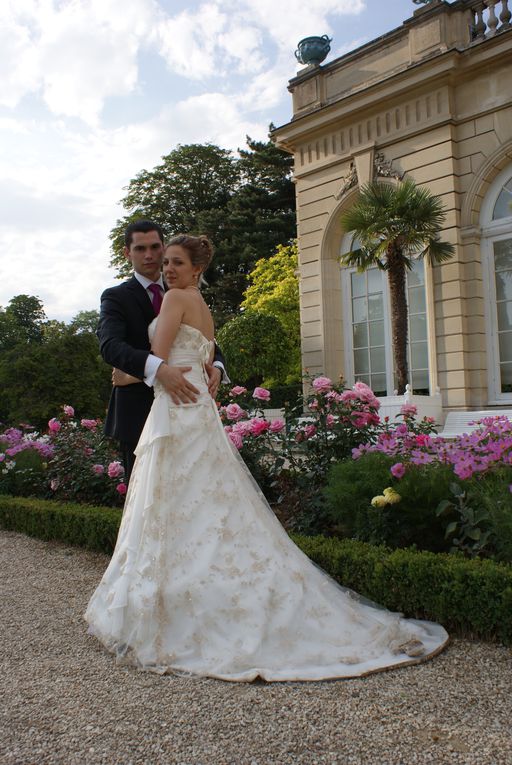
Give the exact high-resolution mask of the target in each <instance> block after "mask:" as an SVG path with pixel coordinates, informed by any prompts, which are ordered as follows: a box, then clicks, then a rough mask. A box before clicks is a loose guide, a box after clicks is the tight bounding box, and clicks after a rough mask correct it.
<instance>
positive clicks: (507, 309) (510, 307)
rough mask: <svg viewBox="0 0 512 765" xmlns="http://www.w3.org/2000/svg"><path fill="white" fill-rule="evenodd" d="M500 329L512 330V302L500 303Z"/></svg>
mask: <svg viewBox="0 0 512 765" xmlns="http://www.w3.org/2000/svg"><path fill="white" fill-rule="evenodd" d="M498 329H500V330H507V329H512V301H509V302H508V303H507V302H505V301H504V302H503V303H498ZM370 337H371V332H370Z"/></svg>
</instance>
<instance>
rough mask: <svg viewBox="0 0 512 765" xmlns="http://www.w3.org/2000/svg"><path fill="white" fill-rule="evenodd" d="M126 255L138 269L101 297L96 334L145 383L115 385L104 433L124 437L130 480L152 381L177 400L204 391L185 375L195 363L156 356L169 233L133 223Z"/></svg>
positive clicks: (111, 356) (215, 368) (213, 382)
mask: <svg viewBox="0 0 512 765" xmlns="http://www.w3.org/2000/svg"><path fill="white" fill-rule="evenodd" d="M124 243H125V247H124V254H125V256H126V257H127V258H128V260H130V261H131V264H132V266H133V270H134V274H133V276H132V278H131V279H129V280H128V281H126V282H123V284H119V285H117V286H116V287H109V288H108V289H106V290H105V291H104V292H103V294H102V296H101V308H100V320H99V324H98V330H97V335H98V338H99V341H100V352H101V355H102V358H103V360H104V361H106V362H107V364H110V365H111V366H113V367H115V368H117V369H121V370H122V371H123V372H126V373H128V374H130V375H133V376H134V377H138V378H139V379H140V380H141V382H139V383H134V384H132V385H122V386H116V385H115V386H114V387H113V389H112V394H111V396H110V401H109V405H108V411H107V417H106V420H105V433H106V434H107V435H108V436H112V437H113V438H116V439H117V440H118V441H119V444H120V448H121V455H122V459H123V464H124V468H125V477H126V482H128V481H129V478H130V474H131V471H132V468H133V463H134V461H135V455H134V454H133V452H134V449H135V447H136V445H137V442H138V440H139V437H140V434H141V433H142V429H143V427H144V423H145V421H146V418H147V416H148V414H149V410H150V409H151V404H152V403H153V388H152V386H153V383H154V381H155V379H156V380H158V381H159V382H160V383H161V384H162V385H163V386H164V387H165V388H166V390H167V392H168V393H169V395H170V396H171V398H172V400H173V401H174V403H175V404H179V403H183V404H186V403H190V402H194V401H196V398H197V395H198V393H199V391H198V390H197V388H196V387H195V386H194V385H192V383H190V382H189V381H188V380H187V378H186V377H185V375H184V372H187V371H189V370H190V369H191V367H170V366H168V365H167V364H166V363H165V360H164V359H160V358H158V357H157V356H153V354H152V353H151V346H150V342H149V338H148V326H149V325H150V324H151V322H152V321H153V319H154V318H155V316H156V315H157V314H158V312H159V310H160V305H161V303H162V299H163V295H164V292H165V291H166V290H167V286H166V285H164V283H163V280H162V272H161V266H162V259H163V255H164V235H163V231H162V229H161V227H160V226H159V225H158V224H156V223H153V222H152V221H148V220H139V221H136V222H135V223H132V224H130V225H129V226H128V227H127V229H126V231H125V234H124ZM207 372H208V376H209V385H208V388H209V391H210V393H211V395H212V396H213V397H215V395H216V393H217V389H218V387H219V384H220V381H221V378H222V375H223V374H224V359H223V357H222V354H221V352H220V350H219V348H218V347H217V346H215V356H214V361H213V365H212V366H210V365H207Z"/></svg>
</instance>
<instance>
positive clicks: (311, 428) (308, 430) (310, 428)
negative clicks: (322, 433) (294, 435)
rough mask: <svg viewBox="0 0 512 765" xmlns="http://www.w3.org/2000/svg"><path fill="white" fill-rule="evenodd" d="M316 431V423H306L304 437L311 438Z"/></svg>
mask: <svg viewBox="0 0 512 765" xmlns="http://www.w3.org/2000/svg"><path fill="white" fill-rule="evenodd" d="M315 433H316V427H315V426H314V425H306V427H305V428H304V437H305V438H311V436H314V435H315Z"/></svg>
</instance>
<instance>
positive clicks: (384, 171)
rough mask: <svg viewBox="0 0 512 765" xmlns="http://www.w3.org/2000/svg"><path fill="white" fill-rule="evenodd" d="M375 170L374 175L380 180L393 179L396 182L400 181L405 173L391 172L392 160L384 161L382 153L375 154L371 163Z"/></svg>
mask: <svg viewBox="0 0 512 765" xmlns="http://www.w3.org/2000/svg"><path fill="white" fill-rule="evenodd" d="M373 166H374V169H375V175H376V176H379V177H381V178H394V179H395V180H397V181H401V180H402V178H403V177H404V175H405V173H399V172H398V171H397V170H393V160H391V159H386V158H385V156H384V154H382V152H377V153H376V154H375V159H374V161H373Z"/></svg>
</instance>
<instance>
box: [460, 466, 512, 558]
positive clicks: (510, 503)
mask: <svg viewBox="0 0 512 765" xmlns="http://www.w3.org/2000/svg"><path fill="white" fill-rule="evenodd" d="M509 486H512V467H503V468H500V469H498V470H496V471H494V472H489V473H488V474H486V475H485V476H483V477H482V478H481V479H473V480H472V481H471V484H470V487H469V495H470V497H471V499H472V502H473V505H476V506H477V507H479V508H481V509H482V510H483V511H485V512H487V514H488V515H489V518H490V520H491V527H492V530H493V544H494V548H495V549H494V551H493V557H494V558H495V559H496V560H500V561H506V562H507V563H510V562H512V494H511V493H510V489H509Z"/></svg>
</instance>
